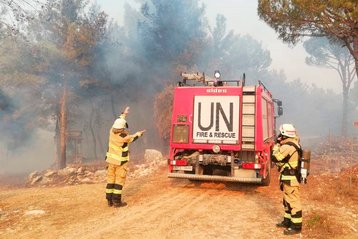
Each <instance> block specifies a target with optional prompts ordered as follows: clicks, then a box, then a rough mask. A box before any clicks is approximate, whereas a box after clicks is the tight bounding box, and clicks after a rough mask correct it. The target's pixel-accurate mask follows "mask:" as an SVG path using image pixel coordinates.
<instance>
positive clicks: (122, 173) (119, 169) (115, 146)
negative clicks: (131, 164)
mask: <svg viewBox="0 0 358 239" xmlns="http://www.w3.org/2000/svg"><path fill="white" fill-rule="evenodd" d="M128 113H129V107H128V106H127V107H126V108H125V110H124V111H123V113H122V114H121V115H120V116H119V118H118V119H116V120H115V121H114V123H113V125H112V127H111V129H110V131H109V144H108V151H107V154H106V162H107V163H108V168H107V186H106V199H107V202H108V206H114V207H122V206H126V205H127V203H126V202H124V201H122V190H123V186H124V183H125V180H126V176H127V171H128V161H129V144H130V143H132V142H134V141H136V140H137V139H138V138H139V137H141V136H142V135H143V133H144V132H145V130H142V131H138V132H137V133H135V134H133V135H129V132H128V130H127V128H128V124H127V121H126V120H125V119H126V116H127V114H128Z"/></svg>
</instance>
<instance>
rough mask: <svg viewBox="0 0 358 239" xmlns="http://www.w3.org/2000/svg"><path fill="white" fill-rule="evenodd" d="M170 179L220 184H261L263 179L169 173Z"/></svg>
mask: <svg viewBox="0 0 358 239" xmlns="http://www.w3.org/2000/svg"><path fill="white" fill-rule="evenodd" d="M168 177H169V178H185V179H192V180H202V181H220V182H243V183H261V182H262V181H261V180H262V179H261V178H237V177H227V176H215V175H213V176H211V175H195V174H181V173H169V174H168Z"/></svg>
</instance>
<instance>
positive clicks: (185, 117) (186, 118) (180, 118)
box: [177, 115, 188, 123]
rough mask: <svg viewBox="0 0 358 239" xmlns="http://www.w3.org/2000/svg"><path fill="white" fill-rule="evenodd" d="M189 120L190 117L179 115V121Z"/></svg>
mask: <svg viewBox="0 0 358 239" xmlns="http://www.w3.org/2000/svg"><path fill="white" fill-rule="evenodd" d="M187 121H188V117H187V116H186V115H178V119H177V122H180V123H186V122H187Z"/></svg>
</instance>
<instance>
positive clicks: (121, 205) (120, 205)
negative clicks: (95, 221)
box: [113, 201, 127, 207]
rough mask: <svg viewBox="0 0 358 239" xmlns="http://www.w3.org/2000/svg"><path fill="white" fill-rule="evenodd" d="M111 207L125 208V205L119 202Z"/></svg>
mask: <svg viewBox="0 0 358 239" xmlns="http://www.w3.org/2000/svg"><path fill="white" fill-rule="evenodd" d="M113 206H114V207H125V206H127V203H126V202H123V201H120V202H119V203H118V202H115V203H113Z"/></svg>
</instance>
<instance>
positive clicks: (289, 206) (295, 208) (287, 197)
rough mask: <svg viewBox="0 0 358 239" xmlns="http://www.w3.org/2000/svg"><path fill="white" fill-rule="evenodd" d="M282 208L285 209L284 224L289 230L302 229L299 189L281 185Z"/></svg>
mask: <svg viewBox="0 0 358 239" xmlns="http://www.w3.org/2000/svg"><path fill="white" fill-rule="evenodd" d="M283 193H284V195H283V206H284V208H285V214H284V222H286V223H288V225H290V227H291V228H293V229H297V230H301V228H302V206H301V199H300V187H299V186H290V185H288V184H286V183H284V184H283Z"/></svg>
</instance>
